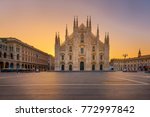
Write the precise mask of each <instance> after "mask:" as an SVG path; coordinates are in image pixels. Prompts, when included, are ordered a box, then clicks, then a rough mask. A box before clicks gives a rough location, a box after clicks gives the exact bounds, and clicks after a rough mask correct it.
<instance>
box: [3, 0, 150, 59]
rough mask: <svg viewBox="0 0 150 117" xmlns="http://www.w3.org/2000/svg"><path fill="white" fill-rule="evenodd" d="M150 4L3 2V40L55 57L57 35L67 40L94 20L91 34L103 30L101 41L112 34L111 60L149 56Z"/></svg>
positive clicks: (121, 0) (125, 0)
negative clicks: (75, 23) (77, 27)
mask: <svg viewBox="0 0 150 117" xmlns="http://www.w3.org/2000/svg"><path fill="white" fill-rule="evenodd" d="M149 12H150V0H0V37H15V38H17V39H20V40H22V41H23V42H26V43H28V44H30V45H33V46H34V47H36V48H38V49H40V50H42V51H44V52H47V53H49V54H52V55H54V43H55V42H54V41H55V32H59V33H60V37H61V42H63V41H64V39H65V28H66V24H67V25H68V30H69V34H71V33H72V29H73V18H74V16H78V18H79V24H80V23H86V18H87V16H91V18H92V32H93V33H94V34H96V27H97V24H99V27H100V40H101V41H102V42H103V41H104V36H105V32H109V34H110V57H111V58H122V57H123V56H122V55H123V54H128V57H134V56H137V53H138V50H139V49H141V51H142V54H143V55H146V54H150V46H149V44H150V13H149Z"/></svg>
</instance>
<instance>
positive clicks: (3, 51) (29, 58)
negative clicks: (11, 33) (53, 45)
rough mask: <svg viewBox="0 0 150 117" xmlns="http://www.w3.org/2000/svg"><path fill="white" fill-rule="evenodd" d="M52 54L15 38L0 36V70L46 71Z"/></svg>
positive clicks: (50, 67) (49, 65) (50, 65)
mask: <svg viewBox="0 0 150 117" xmlns="http://www.w3.org/2000/svg"><path fill="white" fill-rule="evenodd" d="M53 59H54V58H53V56H52V55H49V54H47V53H45V52H42V51H41V50H39V49H36V48H34V47H33V46H30V45H28V44H26V43H24V42H22V41H20V40H19V39H16V38H11V37H10V38H0V71H16V70H24V71H36V70H37V71H47V70H52V69H53V66H52V65H53V63H52V62H53V61H54V60H53Z"/></svg>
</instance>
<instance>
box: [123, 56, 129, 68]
mask: <svg viewBox="0 0 150 117" xmlns="http://www.w3.org/2000/svg"><path fill="white" fill-rule="evenodd" d="M127 56H128V54H123V57H124V69H123V71H127V69H126V65H125V59H126V57H127Z"/></svg>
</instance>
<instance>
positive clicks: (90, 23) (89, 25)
mask: <svg viewBox="0 0 150 117" xmlns="http://www.w3.org/2000/svg"><path fill="white" fill-rule="evenodd" d="M89 28H90V30H91V28H92V26H91V16H90V19H89Z"/></svg>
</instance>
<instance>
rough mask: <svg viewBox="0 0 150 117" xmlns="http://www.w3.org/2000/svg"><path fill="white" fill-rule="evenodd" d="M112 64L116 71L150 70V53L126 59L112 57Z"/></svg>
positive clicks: (139, 53)
mask: <svg viewBox="0 0 150 117" xmlns="http://www.w3.org/2000/svg"><path fill="white" fill-rule="evenodd" d="M110 65H111V66H112V68H113V69H114V70H115V71H150V55H141V51H140V50H139V52H138V56H137V57H133V58H125V59H111V61H110Z"/></svg>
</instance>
